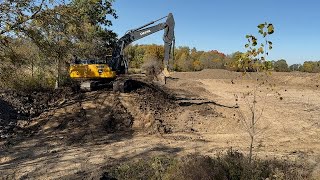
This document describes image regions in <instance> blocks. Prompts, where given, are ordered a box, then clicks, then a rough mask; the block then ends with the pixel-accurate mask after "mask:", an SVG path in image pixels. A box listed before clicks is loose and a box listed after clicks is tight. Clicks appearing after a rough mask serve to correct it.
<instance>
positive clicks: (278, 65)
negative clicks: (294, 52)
mask: <svg viewBox="0 0 320 180" xmlns="http://www.w3.org/2000/svg"><path fill="white" fill-rule="evenodd" d="M274 70H275V71H277V72H288V71H289V67H288V64H287V61H286V60H284V59H280V60H278V61H276V62H275V63H274Z"/></svg>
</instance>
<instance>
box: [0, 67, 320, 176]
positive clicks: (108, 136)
mask: <svg viewBox="0 0 320 180" xmlns="http://www.w3.org/2000/svg"><path fill="white" fill-rule="evenodd" d="M262 79H263V80H261V82H262V81H265V80H267V81H268V82H266V81H265V82H266V83H265V84H263V85H262V86H261V87H260V88H259V90H258V110H263V113H262V117H261V119H260V121H259V123H258V126H257V127H258V130H259V132H260V133H259V134H258V136H257V139H256V142H255V145H256V146H255V149H254V152H255V154H257V155H258V156H259V157H262V158H273V157H277V158H285V159H287V158H289V159H293V160H304V161H307V162H309V163H311V164H313V166H314V177H320V174H319V171H320V164H319V163H320V86H319V85H320V76H319V75H318V74H305V73H272V74H271V75H269V76H268V77H265V76H264V77H263V78H262ZM255 84H256V83H255V81H254V78H253V79H251V78H250V77H247V76H242V74H241V73H235V72H229V71H224V70H203V71H201V72H187V73H174V74H173V78H172V79H169V80H168V83H167V85H166V86H165V87H164V88H159V89H158V88H156V87H146V88H142V89H138V90H136V91H133V92H130V93H113V92H111V91H103V90H101V91H95V92H88V93H85V94H82V95H81V96H79V97H77V98H78V99H75V100H70V101H69V100H68V101H62V102H61V106H59V107H57V108H54V109H51V110H48V111H46V112H44V113H42V114H41V115H40V116H39V117H36V118H33V119H32V122H30V123H26V122H25V121H19V123H20V124H21V125H20V126H21V134H23V136H16V137H14V138H11V139H8V140H5V141H4V140H3V141H1V149H0V174H1V176H2V178H4V179H6V178H8V179H16V178H27V179H29V178H32V179H61V178H62V179H63V178H64V179H79V178H85V179H89V178H99V177H100V175H101V173H102V172H104V171H105V170H106V168H108V166H109V165H112V164H114V163H119V162H122V161H127V160H131V159H135V158H145V157H147V156H152V155H162V154H170V155H186V154H190V153H200V154H204V155H215V154H217V153H219V152H222V151H225V150H227V149H229V148H231V147H232V148H233V149H238V150H241V151H243V152H247V151H248V146H249V137H248V134H247V132H246V131H245V130H244V128H243V125H242V122H241V120H239V112H242V113H243V114H245V115H246V116H248V117H249V116H250V111H249V107H248V104H247V102H246V101H249V102H250V98H251V97H250V96H249V97H247V98H245V99H243V98H241V97H242V95H243V94H247V93H248V92H250V91H251V90H252V89H253V87H254V85H255ZM270 84H271V85H272V86H270ZM115 122H116V123H115Z"/></svg>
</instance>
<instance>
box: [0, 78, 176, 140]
mask: <svg viewBox="0 0 320 180" xmlns="http://www.w3.org/2000/svg"><path fill="white" fill-rule="evenodd" d="M135 83H139V86H138V87H139V88H138V89H134V90H132V91H131V92H129V93H115V92H112V91H110V90H106V89H104V90H99V91H93V92H86V93H82V92H78V93H75V92H71V91H62V90H59V91H55V92H50V93H32V94H18V93H14V92H7V93H6V94H3V95H2V96H1V99H2V100H1V101H3V102H5V103H1V107H0V112H1V118H2V119H5V121H4V120H3V121H1V122H2V123H3V124H1V125H2V126H5V127H6V128H4V129H7V131H3V132H2V138H3V139H6V138H9V137H13V138H17V137H30V136H36V137H42V136H43V137H48V136H49V137H51V139H53V140H63V141H65V142H67V143H68V144H79V143H84V142H90V141H92V140H94V139H97V138H104V137H105V136H106V135H108V134H117V133H126V134H130V133H132V132H133V131H134V129H142V130H143V131H147V132H148V133H150V134H154V133H171V132H172V128H173V126H172V122H173V121H174V120H175V119H177V115H178V114H177V112H178V111H179V104H178V103H177V102H176V101H175V98H174V97H173V96H172V95H170V93H169V92H167V91H165V90H164V89H163V88H161V87H160V86H157V85H154V84H150V83H149V84H147V83H142V82H138V81H137V82H135Z"/></svg>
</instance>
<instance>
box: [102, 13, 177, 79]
mask: <svg viewBox="0 0 320 180" xmlns="http://www.w3.org/2000/svg"><path fill="white" fill-rule="evenodd" d="M164 18H167V19H166V22H163V23H159V24H157V25H154V26H150V25H152V24H154V23H156V22H158V21H160V20H162V19H164ZM174 26H175V21H174V18H173V15H172V13H169V15H168V16H166V17H163V18H161V19H158V20H156V21H152V22H150V23H148V24H145V25H143V26H141V27H139V28H136V29H132V30H129V31H128V32H127V33H126V34H125V35H124V36H122V37H121V38H120V39H119V40H118V41H117V43H116V46H115V47H114V49H113V53H112V59H111V61H110V62H108V64H109V66H110V67H111V69H112V70H113V71H116V72H117V74H123V73H126V72H127V69H128V61H127V60H126V59H125V58H124V55H123V54H124V48H125V47H127V46H128V45H129V44H131V43H132V42H134V41H137V40H139V39H142V38H144V37H146V36H149V35H151V34H153V33H156V32H158V31H161V30H164V35H163V41H164V50H165V54H164V68H165V70H166V69H167V68H168V65H169V59H170V55H171V49H172V45H174V40H175V37H174Z"/></svg>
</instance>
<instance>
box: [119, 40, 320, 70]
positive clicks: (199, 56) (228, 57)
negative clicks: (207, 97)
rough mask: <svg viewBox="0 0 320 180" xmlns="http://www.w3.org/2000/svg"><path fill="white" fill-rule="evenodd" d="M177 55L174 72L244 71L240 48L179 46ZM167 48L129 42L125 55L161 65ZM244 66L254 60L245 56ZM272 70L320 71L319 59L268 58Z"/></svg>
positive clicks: (133, 62)
mask: <svg viewBox="0 0 320 180" xmlns="http://www.w3.org/2000/svg"><path fill="white" fill-rule="evenodd" d="M174 52H175V53H174V58H173V60H171V62H170V63H171V64H170V67H171V69H172V70H174V71H200V70H202V69H226V70H230V71H243V69H242V68H241V67H240V66H239V59H241V58H243V55H245V53H242V52H240V51H238V52H235V53H232V54H224V53H222V52H219V51H218V50H211V51H199V50H197V49H196V48H190V47H187V46H181V47H177V48H175V50H174ZM163 55H164V48H163V46H162V45H155V44H152V45H137V44H136V45H130V46H129V47H128V48H127V49H126V50H125V56H126V57H127V58H128V59H129V62H130V67H131V68H141V67H142V66H143V65H144V64H145V63H148V62H149V61H156V62H158V63H159V65H161V63H160V62H161V61H162V60H163ZM244 61H247V62H245V66H248V67H250V62H251V59H250V58H247V59H244ZM265 63H266V65H267V66H268V69H269V70H270V71H276V72H290V71H301V72H308V73H320V61H305V62H304V63H303V64H292V65H288V63H287V61H286V60H285V59H280V60H276V61H275V60H272V61H265Z"/></svg>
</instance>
